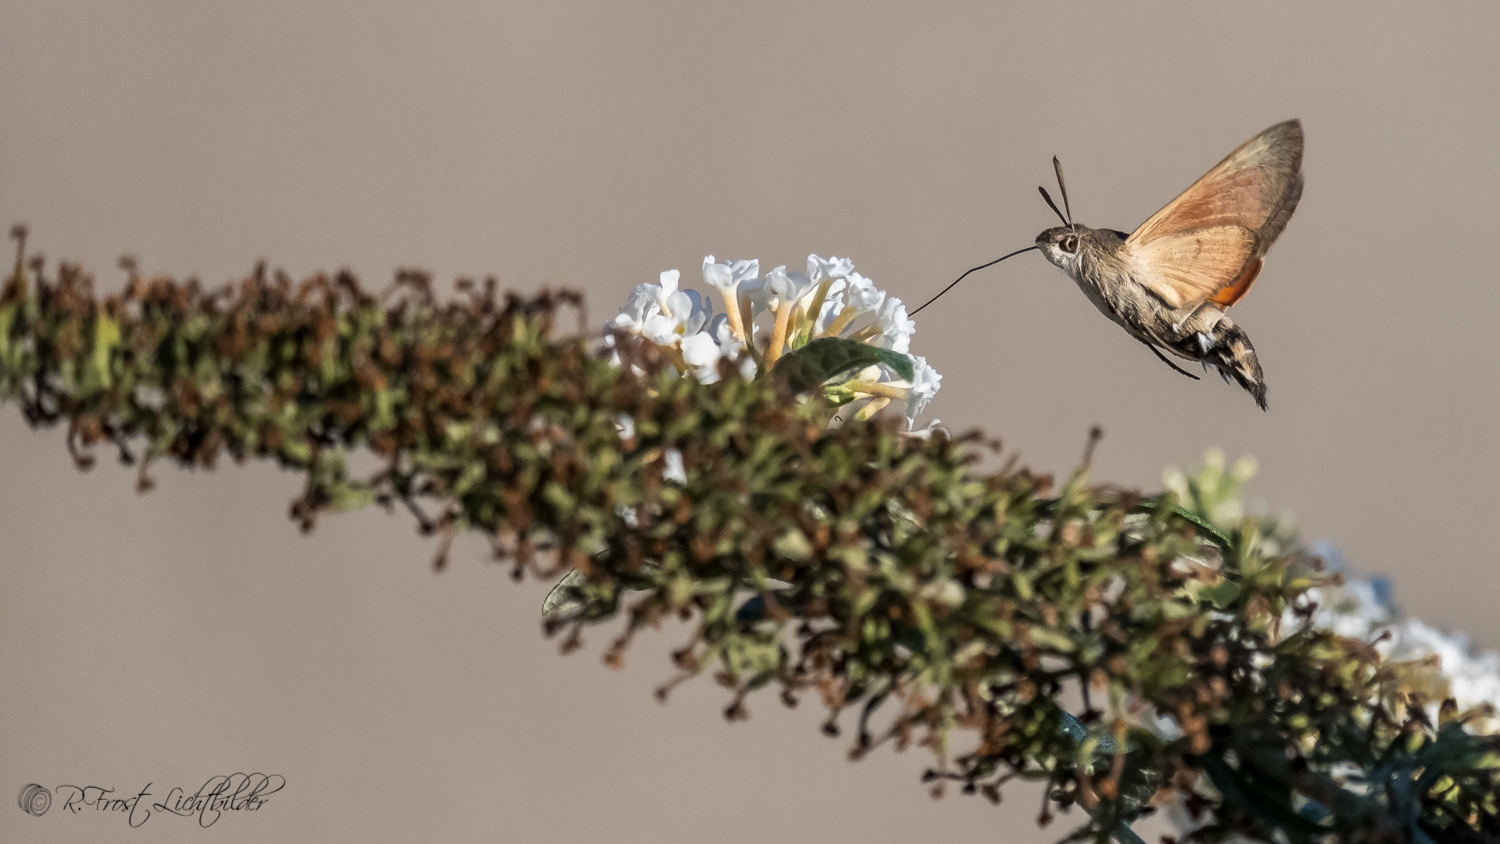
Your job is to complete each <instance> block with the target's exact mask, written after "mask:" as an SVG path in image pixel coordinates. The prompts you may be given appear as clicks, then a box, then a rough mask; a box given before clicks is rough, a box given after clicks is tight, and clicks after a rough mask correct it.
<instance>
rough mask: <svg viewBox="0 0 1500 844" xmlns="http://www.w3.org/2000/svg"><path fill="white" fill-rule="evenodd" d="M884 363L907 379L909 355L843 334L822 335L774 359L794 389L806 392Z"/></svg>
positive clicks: (780, 373)
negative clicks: (826, 382)
mask: <svg viewBox="0 0 1500 844" xmlns="http://www.w3.org/2000/svg"><path fill="white" fill-rule="evenodd" d="M878 363H883V364H885V365H886V366H889V367H890V368H891V370H892V371H894V372H895V373H896V375H898V376H900V377H902V378H905V379H906V380H908V381H910V380H911V379H912V377H913V375H914V374H915V372H914V370H913V369H912V363H911V358H909V357H907V356H906V355H903V354H901V353H900V352H893V351H891V350H890V349H882V348H880V347H878V346H871V345H869V344H867V343H861V342H859V341H857V340H849V339H846V338H843V337H824V338H822V339H819V340H814V341H812V342H811V343H808V344H807V345H806V346H803V347H802V348H800V349H798V350H796V351H795V352H790V353H788V354H787V355H786V356H785V357H783V358H782V359H781V360H779V361H777V362H776V369H775V372H776V374H777V375H779V376H781V377H783V378H785V379H786V381H787V385H788V386H790V387H791V388H792V389H793V390H795V391H796V392H799V393H800V392H805V391H807V390H811V389H812V388H814V387H816V386H818V385H819V384H822V383H824V382H825V381H828V380H830V379H833V378H837V377H839V376H841V375H846V374H848V373H850V372H853V371H855V370H860V369H864V368H865V367H867V366H874V365H875V364H878Z"/></svg>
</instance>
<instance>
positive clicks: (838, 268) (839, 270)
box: [807, 255, 854, 282]
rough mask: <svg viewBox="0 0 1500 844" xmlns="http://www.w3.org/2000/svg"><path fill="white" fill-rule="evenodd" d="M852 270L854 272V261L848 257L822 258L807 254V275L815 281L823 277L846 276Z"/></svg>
mask: <svg viewBox="0 0 1500 844" xmlns="http://www.w3.org/2000/svg"><path fill="white" fill-rule="evenodd" d="M852 272H854V262H853V261H851V260H849V259H848V258H828V259H827V260H824V259H822V258H819V257H818V256H817V255H808V256H807V277H808V278H810V279H812V280H813V281H815V282H816V281H822V280H823V279H825V278H847V277H848V275H849V274H850V273H852Z"/></svg>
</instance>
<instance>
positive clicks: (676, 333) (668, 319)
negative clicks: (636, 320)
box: [641, 290, 713, 346]
mask: <svg viewBox="0 0 1500 844" xmlns="http://www.w3.org/2000/svg"><path fill="white" fill-rule="evenodd" d="M712 310H713V304H712V303H711V302H709V301H708V300H706V299H704V298H703V297H702V296H699V295H698V291H696V290H678V291H676V292H674V293H672V294H671V295H669V296H667V297H666V301H665V303H664V306H663V308H662V311H661V312H660V313H657V314H655V315H654V316H651V317H650V318H648V319H647V320H646V324H645V326H644V327H643V328H642V329H641V333H642V334H644V335H645V337H646V339H647V340H650V341H651V342H653V343H655V344H656V345H658V346H672V345H675V344H676V343H677V341H678V340H680V339H682V338H683V337H684V336H686V335H688V334H694V333H696V332H698V331H700V330H702V328H703V326H704V325H705V324H706V323H707V322H708V318H709V317H710V316H711V315H712Z"/></svg>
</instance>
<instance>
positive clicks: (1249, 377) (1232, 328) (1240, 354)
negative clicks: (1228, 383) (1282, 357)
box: [1203, 319, 1266, 410]
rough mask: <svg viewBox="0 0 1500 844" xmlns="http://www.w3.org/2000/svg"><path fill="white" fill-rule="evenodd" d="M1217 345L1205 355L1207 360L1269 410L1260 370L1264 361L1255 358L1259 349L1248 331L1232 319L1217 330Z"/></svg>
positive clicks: (1264, 384)
mask: <svg viewBox="0 0 1500 844" xmlns="http://www.w3.org/2000/svg"><path fill="white" fill-rule="evenodd" d="M1214 334H1216V335H1217V340H1216V342H1215V343H1214V344H1213V345H1212V346H1211V347H1209V348H1208V350H1207V352H1206V353H1205V354H1204V356H1203V358H1204V361H1205V362H1207V363H1210V364H1213V365H1214V366H1217V367H1218V368H1219V374H1220V375H1223V376H1225V380H1228V379H1229V378H1233V379H1234V380H1235V382H1236V383H1238V384H1239V385H1240V386H1241V387H1244V388H1245V392H1247V393H1249V394H1250V395H1251V396H1252V397H1253V398H1254V399H1255V403H1256V404H1258V405H1260V409H1261V410H1265V409H1266V378H1265V376H1264V375H1262V374H1261V371H1260V360H1259V359H1258V358H1257V357H1256V356H1255V347H1254V346H1252V345H1250V338H1249V337H1247V336H1245V331H1244V329H1242V328H1240V327H1239V326H1238V325H1235V324H1234V323H1232V322H1230V321H1229V320H1228V319H1225V320H1224V321H1222V322H1220V323H1219V324H1218V326H1217V327H1216V328H1215V330H1214Z"/></svg>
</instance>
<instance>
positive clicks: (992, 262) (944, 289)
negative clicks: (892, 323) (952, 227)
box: [911, 246, 1036, 316]
mask: <svg viewBox="0 0 1500 844" xmlns="http://www.w3.org/2000/svg"><path fill="white" fill-rule="evenodd" d="M1035 248H1036V247H1035V246H1028V247H1026V248H1025V249H1017V250H1016V251H1014V252H1012V253H1010V254H1009V255H1001V256H1000V257H999V258H996V259H995V260H993V261H991V262H989V263H988V264H980V265H979V266H977V267H975V268H974V269H972V270H969V271H968V272H966V273H964V274H963V275H961V276H959V277H958V278H956V279H954V280H953V284H950V285H948V286H947V287H944V288H943V289H942V290H941V291H939V292H938V295H937V296H934V297H932V298H931V299H928V300H927V301H926V302H923V303H922V308H925V307H927V306H928V305H931V304H932V303H933V302H936V301H937V300H938V299H939V298H941V297H942V295H943V294H944V293H947V292H948V291H949V290H952V289H953V286H954V285H956V284H958V283H959V282H960V281H963V280H964V279H965V278H968V276H969V273H972V272H978V271H979V270H982V269H984V268H985V267H993V266H995V265H996V264H998V263H1000V262H1001V261H1004V260H1005V259H1006V258H1014V257H1016V256H1017V255H1020V254H1021V253H1022V252H1030V251H1031V250H1033V249H1035ZM922 308H917V309H916V310H915V311H912V312H911V316H916V315H917V314H919V313H921V312H922Z"/></svg>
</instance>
